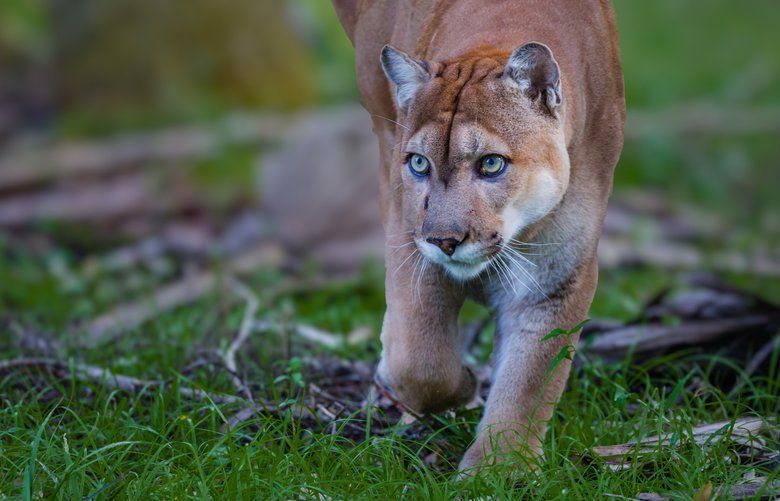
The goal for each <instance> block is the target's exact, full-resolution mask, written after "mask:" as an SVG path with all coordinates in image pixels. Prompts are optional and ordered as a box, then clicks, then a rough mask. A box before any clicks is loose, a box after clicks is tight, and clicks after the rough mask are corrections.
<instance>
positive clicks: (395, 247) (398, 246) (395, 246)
mask: <svg viewBox="0 0 780 501" xmlns="http://www.w3.org/2000/svg"><path fill="white" fill-rule="evenodd" d="M413 243H414V240H412V241H411V242H406V243H405V244H401V245H387V244H385V247H390V248H391V249H401V248H403V247H406V246H407V245H412V244H413Z"/></svg>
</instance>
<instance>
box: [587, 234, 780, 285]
mask: <svg viewBox="0 0 780 501" xmlns="http://www.w3.org/2000/svg"><path fill="white" fill-rule="evenodd" d="M598 256H599V265H600V266H602V267H604V268H619V267H621V266H630V265H637V264H644V265H651V266H658V267H660V268H670V269H701V268H709V269H713V270H715V271H722V272H732V273H749V274H752V275H758V276H765V277H780V260H778V259H777V258H773V257H771V256H768V255H763V254H756V255H746V254H744V253H736V252H730V253H721V254H715V255H713V256H712V257H709V256H705V255H704V254H702V253H701V251H699V250H698V249H696V248H695V247H693V246H691V245H687V244H682V243H675V242H668V241H663V240H657V239H656V240H653V241H652V242H648V243H646V244H637V243H635V242H630V241H628V240H625V239H621V238H614V237H610V236H608V235H605V236H604V237H603V238H601V240H600V241H599V249H598Z"/></svg>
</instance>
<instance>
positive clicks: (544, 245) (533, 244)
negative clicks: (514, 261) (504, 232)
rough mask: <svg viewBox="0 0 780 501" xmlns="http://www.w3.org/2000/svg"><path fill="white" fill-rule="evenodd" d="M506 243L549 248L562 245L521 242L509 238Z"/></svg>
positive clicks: (560, 243) (556, 243) (559, 243)
mask: <svg viewBox="0 0 780 501" xmlns="http://www.w3.org/2000/svg"><path fill="white" fill-rule="evenodd" d="M508 242H511V243H513V244H518V245H525V246H528V247H550V246H553V245H563V243H562V242H523V241H522V240H518V239H516V238H510V239H509V240H508Z"/></svg>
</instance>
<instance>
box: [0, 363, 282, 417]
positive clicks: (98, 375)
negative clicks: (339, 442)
mask: <svg viewBox="0 0 780 501" xmlns="http://www.w3.org/2000/svg"><path fill="white" fill-rule="evenodd" d="M24 369H27V370H37V371H42V372H48V373H50V374H53V375H56V376H60V377H61V378H67V377H69V376H70V375H71V374H72V375H73V377H75V378H76V379H77V380H78V381H81V382H90V383H99V384H101V385H103V386H105V387H106V388H108V389H111V390H124V391H127V392H130V393H137V392H139V391H141V390H143V389H144V388H149V387H163V386H167V385H166V384H165V383H162V382H160V381H151V380H147V379H138V378H135V377H131V376H123V375H121V374H114V373H113V372H111V371H109V370H108V369H105V368H103V367H96V366H93V365H84V364H74V365H72V366H71V365H69V364H68V363H66V362H64V361H61V360H54V359H49V358H16V359H13V360H3V361H0V375H6V374H10V373H12V372H15V371H20V370H24ZM179 394H180V395H182V396H183V397H186V398H192V399H195V400H209V401H212V402H214V403H216V404H235V403H241V402H243V400H242V399H240V398H238V397H236V396H233V395H227V394H224V393H209V392H207V391H204V390H199V389H197V388H187V387H180V388H179ZM265 408H266V409H267V410H275V406H274V405H273V404H266V405H265Z"/></svg>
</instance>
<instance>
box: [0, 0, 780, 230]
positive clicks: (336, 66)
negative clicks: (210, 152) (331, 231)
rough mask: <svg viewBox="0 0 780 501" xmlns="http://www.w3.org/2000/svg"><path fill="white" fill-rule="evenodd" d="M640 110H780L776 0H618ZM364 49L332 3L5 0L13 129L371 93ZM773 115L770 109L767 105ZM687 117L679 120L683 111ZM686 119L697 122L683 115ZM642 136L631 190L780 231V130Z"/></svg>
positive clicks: (1, 20)
mask: <svg viewBox="0 0 780 501" xmlns="http://www.w3.org/2000/svg"><path fill="white" fill-rule="evenodd" d="M615 7H616V9H617V13H618V22H619V27H620V34H621V44H622V54H623V66H624V71H625V81H626V96H627V101H628V106H629V109H630V110H642V111H646V110H675V109H678V110H682V111H684V110H685V109H686V108H685V107H688V106H691V105H695V106H699V107H707V108H708V109H711V108H715V109H721V110H725V115H724V116H719V118H718V119H725V120H726V121H727V120H728V113H727V112H728V110H731V109H737V110H748V111H749V110H753V109H755V108H761V109H762V110H763V112H764V113H771V110H775V111H777V110H778V106H780V76H779V75H780V33H779V32H778V29H777V22H778V19H779V18H780V15H779V14H780V6H778V3H777V2H776V1H774V0H750V1H748V2H746V3H743V4H740V5H739V6H736V5H735V4H734V3H733V2H729V1H728V0H710V1H707V2H706V3H702V2H698V1H695V0H658V1H653V2H637V1H632V0H617V1H616V2H615ZM352 57H353V51H352V48H351V46H350V44H349V42H348V40H347V39H346V37H345V36H344V34H343V33H342V30H341V27H340V25H339V24H338V21H337V19H336V17H335V15H334V13H333V11H332V8H331V6H330V4H329V2H324V1H321V0H290V1H285V2H281V1H277V2H258V1H254V0H226V1H223V2H215V1H213V0H192V1H188V2H176V1H166V2H138V1H135V0H85V1H80V2H76V3H74V2H70V1H68V0H49V1H46V0H4V1H3V2H1V3H0V73H1V74H2V80H0V138H4V139H5V140H6V141H8V140H9V138H12V137H18V136H19V133H20V131H26V132H29V131H30V130H34V131H38V132H40V131H41V130H44V131H46V132H47V133H48V134H53V135H55V136H57V137H61V136H68V137H73V136H78V137H83V136H104V135H109V134H114V133H117V132H122V131H127V130H137V129H138V128H143V127H153V126H161V125H166V124H178V123H181V122H186V121H191V120H202V119H208V118H214V117H218V116H220V115H222V114H224V113H226V112H228V111H232V110H236V109H253V110H289V111H292V110H301V109H305V108H310V107H319V106H324V105H330V104H334V103H341V102H348V101H353V100H355V99H356V97H357V92H356V87H355V80H354V71H353V64H352ZM767 109H769V110H770V111H767ZM678 116H679V115H678ZM682 117H683V118H684V117H685V114H684V113H683V115H682ZM724 130H725V131H726V133H724V134H697V133H695V132H690V133H686V134H677V133H674V132H672V133H667V132H666V131H665V127H664V124H663V123H658V127H657V133H656V134H648V135H644V136H643V137H642V138H641V140H630V141H629V142H628V143H627V145H626V151H625V155H624V157H623V160H622V161H621V164H620V166H619V168H618V173H617V186H618V188H619V189H620V188H623V187H626V186H641V187H645V188H646V187H655V188H658V189H660V190H662V191H663V192H664V193H667V194H668V195H669V196H670V197H673V198H674V199H682V200H685V201H686V202H692V203H695V204H697V205H702V206H705V207H706V208H707V209H711V210H715V211H717V213H718V214H722V216H723V217H725V218H728V221H730V222H731V223H732V227H733V228H734V230H735V235H736V234H737V233H738V234H739V238H742V239H744V238H749V237H750V235H751V234H753V236H755V237H758V236H759V235H760V236H761V237H762V238H763V237H767V238H768V237H770V236H772V237H773V238H774V237H775V236H776V235H777V233H778V227H780V222H779V221H778V219H779V218H780V217H778V210H777V209H778V202H777V200H778V198H779V197H777V196H776V188H777V175H778V170H779V169H778V165H780V141H778V131H777V130H770V131H767V133H747V134H742V133H740V134H737V135H732V134H729V133H728V130H729V127H728V123H724Z"/></svg>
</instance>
